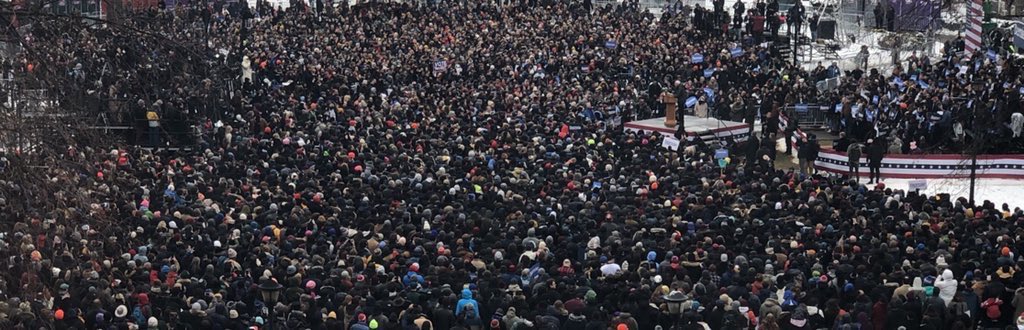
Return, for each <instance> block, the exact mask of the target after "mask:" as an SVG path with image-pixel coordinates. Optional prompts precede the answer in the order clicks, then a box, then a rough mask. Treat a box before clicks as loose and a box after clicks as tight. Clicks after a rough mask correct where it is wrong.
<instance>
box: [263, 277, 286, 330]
mask: <svg viewBox="0 0 1024 330" xmlns="http://www.w3.org/2000/svg"><path fill="white" fill-rule="evenodd" d="M281 288H283V286H282V285H281V283H277V281H274V280H271V279H265V280H263V283H260V286H259V289H260V296H262V297H263V302H264V303H266V304H267V305H268V306H269V307H270V322H269V325H268V326H267V329H273V328H274V319H275V318H276V316H277V315H275V314H277V313H276V312H275V311H274V306H275V305H277V300H278V299H279V298H280V297H281Z"/></svg>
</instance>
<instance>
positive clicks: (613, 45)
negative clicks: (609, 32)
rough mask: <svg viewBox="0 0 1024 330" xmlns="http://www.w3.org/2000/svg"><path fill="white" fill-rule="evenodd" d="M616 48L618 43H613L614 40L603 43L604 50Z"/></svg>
mask: <svg viewBox="0 0 1024 330" xmlns="http://www.w3.org/2000/svg"><path fill="white" fill-rule="evenodd" d="M616 47H619V43H618V42H615V40H608V41H605V42H604V48H608V49H615V48H616Z"/></svg>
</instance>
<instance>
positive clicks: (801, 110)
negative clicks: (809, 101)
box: [796, 104, 807, 113]
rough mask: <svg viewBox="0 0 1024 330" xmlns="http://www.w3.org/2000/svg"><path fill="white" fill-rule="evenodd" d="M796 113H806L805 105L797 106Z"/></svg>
mask: <svg viewBox="0 0 1024 330" xmlns="http://www.w3.org/2000/svg"><path fill="white" fill-rule="evenodd" d="M796 112H799V113H807V105H806V104H797V105H796Z"/></svg>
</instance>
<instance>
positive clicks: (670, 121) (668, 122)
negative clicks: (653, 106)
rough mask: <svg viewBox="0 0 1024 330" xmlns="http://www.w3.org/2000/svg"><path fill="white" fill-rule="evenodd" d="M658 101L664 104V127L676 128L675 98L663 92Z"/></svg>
mask: <svg viewBox="0 0 1024 330" xmlns="http://www.w3.org/2000/svg"><path fill="white" fill-rule="evenodd" d="M659 101H661V103H664V104H665V127H676V96H675V95H672V93H669V92H663V93H661V97H659Z"/></svg>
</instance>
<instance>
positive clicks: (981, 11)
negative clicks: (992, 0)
mask: <svg viewBox="0 0 1024 330" xmlns="http://www.w3.org/2000/svg"><path fill="white" fill-rule="evenodd" d="M984 1H985V0H970V3H969V4H968V7H967V26H966V28H967V31H966V32H965V33H964V36H965V39H964V49H965V50H966V51H967V53H968V56H971V54H974V52H975V51H977V50H978V49H980V48H981V22H982V20H984V19H985V8H984V6H983V5H982V4H983V3H984Z"/></svg>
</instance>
